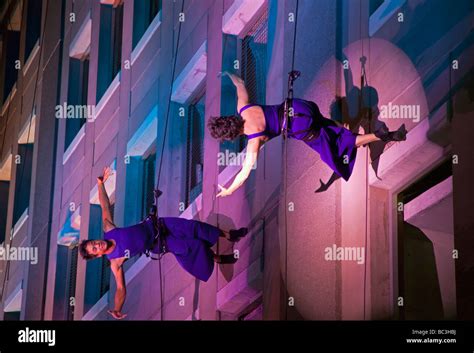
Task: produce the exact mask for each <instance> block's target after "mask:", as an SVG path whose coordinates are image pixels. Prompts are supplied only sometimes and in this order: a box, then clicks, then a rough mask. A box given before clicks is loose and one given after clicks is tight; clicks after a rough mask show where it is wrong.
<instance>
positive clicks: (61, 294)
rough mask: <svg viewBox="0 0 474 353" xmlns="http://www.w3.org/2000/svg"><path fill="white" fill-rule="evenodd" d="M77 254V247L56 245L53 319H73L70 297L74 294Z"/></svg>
mask: <svg viewBox="0 0 474 353" xmlns="http://www.w3.org/2000/svg"><path fill="white" fill-rule="evenodd" d="M77 255H78V249H77V247H76V248H74V249H72V250H71V249H69V248H68V247H67V246H64V245H58V252H57V255H56V281H55V287H54V308H53V320H73V319H74V305H71V298H74V297H75V296H76V274H77Z"/></svg>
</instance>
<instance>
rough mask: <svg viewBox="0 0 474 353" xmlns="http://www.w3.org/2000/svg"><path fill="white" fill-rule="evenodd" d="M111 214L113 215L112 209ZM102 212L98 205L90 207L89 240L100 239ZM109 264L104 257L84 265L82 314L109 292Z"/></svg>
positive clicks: (101, 233)
mask: <svg viewBox="0 0 474 353" xmlns="http://www.w3.org/2000/svg"><path fill="white" fill-rule="evenodd" d="M111 212H112V215H113V212H114V207H113V205H112V207H111ZM103 234H104V232H103V230H102V210H101V208H100V206H99V205H96V204H91V205H90V215H89V239H102V237H103ZM109 286H110V262H109V260H108V259H107V257H106V256H102V257H101V258H99V259H93V260H89V261H87V263H86V284H85V292H84V312H87V311H89V310H90V309H91V308H92V307H93V306H94V305H95V304H96V303H97V301H98V300H99V299H100V298H101V297H102V296H103V295H104V294H105V293H106V292H107V291H108V290H109Z"/></svg>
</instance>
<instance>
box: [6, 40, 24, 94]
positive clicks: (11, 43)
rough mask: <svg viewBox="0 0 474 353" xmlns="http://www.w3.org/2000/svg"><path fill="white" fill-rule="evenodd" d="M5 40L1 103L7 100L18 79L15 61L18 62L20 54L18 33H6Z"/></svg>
mask: <svg viewBox="0 0 474 353" xmlns="http://www.w3.org/2000/svg"><path fill="white" fill-rule="evenodd" d="M5 38H6V44H5V46H4V48H6V51H5V80H4V83H3V97H2V98H3V99H2V103H3V102H5V100H6V99H7V97H8V95H9V94H10V92H11V90H12V88H13V85H14V84H15V82H16V80H17V77H18V70H17V69H16V68H15V61H16V60H18V58H19V54H20V32H19V31H6V36H5Z"/></svg>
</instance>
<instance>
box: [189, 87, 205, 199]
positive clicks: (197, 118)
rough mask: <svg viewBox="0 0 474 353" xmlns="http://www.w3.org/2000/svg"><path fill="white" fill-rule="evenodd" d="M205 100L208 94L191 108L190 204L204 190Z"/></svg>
mask: <svg viewBox="0 0 474 353" xmlns="http://www.w3.org/2000/svg"><path fill="white" fill-rule="evenodd" d="M205 100H206V96H205V95H203V96H202V97H201V98H200V99H199V101H197V102H196V103H195V104H193V105H191V106H190V108H189V123H188V158H187V165H188V172H187V185H188V193H187V194H188V195H187V199H188V202H187V204H188V205H189V204H190V203H192V202H193V201H194V199H195V198H196V197H197V196H198V195H199V194H200V193H201V192H202V176H203V165H204V114H205Z"/></svg>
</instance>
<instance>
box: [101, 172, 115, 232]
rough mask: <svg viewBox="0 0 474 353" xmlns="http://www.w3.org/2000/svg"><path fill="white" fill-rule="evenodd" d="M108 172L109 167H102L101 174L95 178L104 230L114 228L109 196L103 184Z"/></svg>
mask: <svg viewBox="0 0 474 353" xmlns="http://www.w3.org/2000/svg"><path fill="white" fill-rule="evenodd" d="M110 174H111V171H110V168H109V167H106V168H104V172H103V173H102V175H101V176H99V177H98V178H97V190H98V193H99V202H100V207H101V208H102V228H103V229H104V232H108V231H109V230H112V229H114V228H116V227H115V224H114V220H113V218H112V212H111V211H110V201H109V196H108V195H107V191H106V190H105V185H104V184H105V182H106V181H107V179H108V178H109V175H110Z"/></svg>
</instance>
